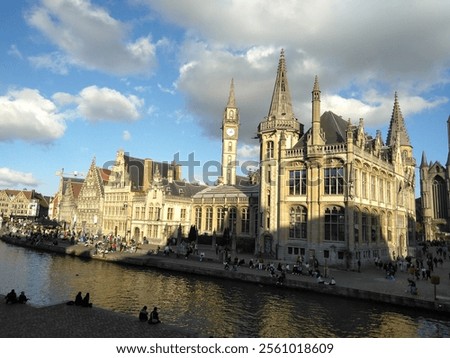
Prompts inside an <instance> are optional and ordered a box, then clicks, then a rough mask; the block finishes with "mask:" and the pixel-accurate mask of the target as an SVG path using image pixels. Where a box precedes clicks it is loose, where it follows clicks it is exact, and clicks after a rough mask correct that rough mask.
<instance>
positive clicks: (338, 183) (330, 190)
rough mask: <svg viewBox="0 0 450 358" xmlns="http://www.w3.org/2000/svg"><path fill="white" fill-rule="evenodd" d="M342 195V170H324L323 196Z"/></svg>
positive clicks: (341, 168)
mask: <svg viewBox="0 0 450 358" xmlns="http://www.w3.org/2000/svg"><path fill="white" fill-rule="evenodd" d="M343 193H344V168H343V167H340V168H325V194H328V195H335V194H343Z"/></svg>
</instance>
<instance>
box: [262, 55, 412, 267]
mask: <svg viewBox="0 0 450 358" xmlns="http://www.w3.org/2000/svg"><path fill="white" fill-rule="evenodd" d="M320 105H321V91H320V88H319V82H318V79H317V77H316V80H315V83H314V86H313V90H312V115H311V128H310V129H309V130H308V131H306V132H305V131H304V130H303V128H304V126H303V124H301V123H300V122H299V121H298V120H297V119H296V118H295V115H294V113H293V109H292V104H291V93H290V90H289V85H288V79H287V71H286V64H285V58H284V53H283V52H282V53H281V56H280V60H279V66H278V72H277V77H276V81H275V88H274V92H273V96H272V103H271V105H270V109H269V114H268V116H267V117H266V118H264V120H263V121H262V122H261V123H260V124H259V127H258V137H259V140H260V151H261V163H260V176H261V185H260V192H259V214H260V231H259V235H258V242H257V250H258V251H259V252H262V253H265V254H268V255H271V256H272V257H276V258H278V259H285V260H293V259H294V258H295V257H297V256H298V255H303V256H304V257H305V259H312V258H316V259H318V260H319V262H321V263H324V262H328V263H330V264H337V265H343V266H344V265H345V266H347V267H353V266H354V265H355V262H356V261H357V260H361V262H364V261H372V260H373V259H374V258H375V257H380V258H382V259H387V258H393V257H397V256H407V255H408V253H409V244H410V242H411V240H412V239H413V238H414V233H415V225H414V223H415V200H414V188H415V179H414V168H415V159H414V158H413V155H412V146H411V144H410V142H409V137H408V134H407V132H406V128H405V123H404V119H403V116H402V114H401V111H400V106H399V103H398V99H397V95H395V100H394V108H393V112H392V116H391V121H390V125H389V132H388V136H387V141H386V143H384V142H383V140H382V138H381V134H380V132H379V131H378V132H377V134H376V136H375V137H372V136H370V135H368V134H367V133H366V132H365V129H364V121H363V120H362V119H360V121H359V123H358V124H357V125H353V124H352V123H351V122H350V121H345V120H343V119H342V117H340V116H338V115H336V114H334V113H332V112H325V113H323V114H321V107H320Z"/></svg>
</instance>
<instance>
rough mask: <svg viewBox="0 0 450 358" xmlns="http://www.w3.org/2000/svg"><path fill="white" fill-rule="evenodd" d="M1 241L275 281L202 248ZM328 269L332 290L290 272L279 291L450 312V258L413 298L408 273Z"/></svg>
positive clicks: (267, 282) (234, 277)
mask: <svg viewBox="0 0 450 358" xmlns="http://www.w3.org/2000/svg"><path fill="white" fill-rule="evenodd" d="M1 239H2V240H3V241H5V242H7V243H10V244H13V245H19V246H23V247H27V248H30V249H34V250H42V251H48V252H56V253H60V254H64V255H72V256H80V257H88V258H91V259H95V260H104V261H109V262H113V263H116V264H124V265H133V266H145V267H154V268H157V269H161V270H165V271H167V270H171V271H176V272H183V273H189V274H196V275H203V276H210V277H216V278H222V279H231V280H239V281H244V282H251V283H257V284H262V285H271V286H273V285H276V284H277V279H276V278H275V277H272V276H271V275H270V274H269V272H268V271H265V270H257V269H251V268H249V267H244V266H240V267H238V268H237V270H236V271H234V270H232V269H230V270H225V269H224V266H223V263H222V262H221V260H219V257H218V255H216V253H215V251H214V250H213V249H212V248H211V247H210V246H201V247H200V248H199V251H200V252H203V253H204V254H205V256H204V258H203V259H202V260H200V256H199V255H192V256H190V257H189V258H188V259H185V258H184V257H179V258H177V257H176V255H175V254H173V253H172V254H171V255H169V256H165V255H163V253H162V252H159V253H155V250H154V247H151V246H149V245H143V246H141V247H140V248H139V249H138V250H137V251H136V252H133V253H130V252H115V253H108V254H96V255H95V254H94V248H93V247H92V246H85V245H83V244H78V245H70V243H69V242H67V241H58V244H57V245H54V244H53V243H51V242H43V243H40V244H37V245H36V244H33V243H31V242H30V241H26V240H25V239H20V238H13V237H9V236H3V237H2V238H1ZM239 258H244V259H245V261H246V262H248V261H249V259H250V258H251V256H249V255H240V257H239ZM328 271H329V274H328V278H330V277H334V279H335V280H336V282H337V284H336V285H335V286H332V285H324V284H318V283H317V282H316V279H315V278H313V277H310V276H307V275H292V274H290V273H288V274H287V276H286V280H285V281H284V283H283V285H282V287H283V288H289V289H298V290H309V291H315V292H319V293H324V294H331V295H336V296H341V297H349V298H354V299H364V300H371V301H376V302H383V303H388V304H394V305H399V306H404V307H413V308H420V309H425V310H431V311H437V312H441V313H442V314H450V276H449V272H450V261H449V260H445V261H444V264H443V265H442V266H440V267H437V268H435V270H434V272H433V275H435V276H439V277H440V284H439V285H437V286H434V285H433V284H431V283H430V281H429V280H418V281H417V288H418V294H417V295H414V296H413V295H411V294H410V293H409V292H408V290H407V283H408V282H407V280H408V278H410V277H411V276H410V275H409V274H408V273H407V272H398V273H397V275H396V279H395V280H388V279H386V278H385V275H384V272H383V271H382V270H380V269H378V268H376V267H375V266H373V267H372V266H370V267H363V268H362V270H361V271H362V272H355V271H346V270H341V269H334V268H329V269H328Z"/></svg>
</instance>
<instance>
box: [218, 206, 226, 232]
mask: <svg viewBox="0 0 450 358" xmlns="http://www.w3.org/2000/svg"><path fill="white" fill-rule="evenodd" d="M224 219H225V209H224V208H217V231H219V232H222V231H223V229H224V227H223V222H224Z"/></svg>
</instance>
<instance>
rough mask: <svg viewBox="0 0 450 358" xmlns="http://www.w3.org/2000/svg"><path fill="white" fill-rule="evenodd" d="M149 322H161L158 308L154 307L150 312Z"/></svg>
mask: <svg viewBox="0 0 450 358" xmlns="http://www.w3.org/2000/svg"><path fill="white" fill-rule="evenodd" d="M148 323H149V324H156V323H161V321H160V320H159V314H158V308H157V307H155V308H153V311H152V312H151V313H150V318H149V320H148Z"/></svg>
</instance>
